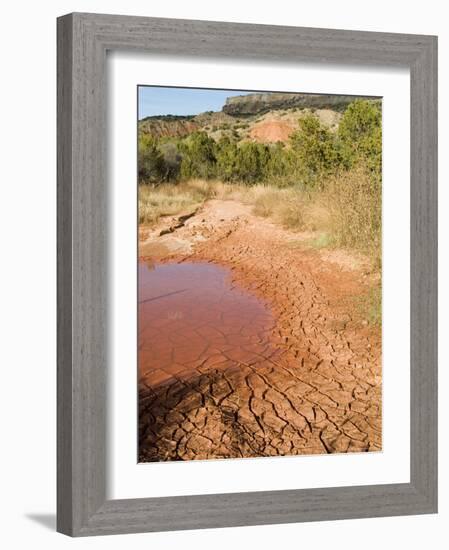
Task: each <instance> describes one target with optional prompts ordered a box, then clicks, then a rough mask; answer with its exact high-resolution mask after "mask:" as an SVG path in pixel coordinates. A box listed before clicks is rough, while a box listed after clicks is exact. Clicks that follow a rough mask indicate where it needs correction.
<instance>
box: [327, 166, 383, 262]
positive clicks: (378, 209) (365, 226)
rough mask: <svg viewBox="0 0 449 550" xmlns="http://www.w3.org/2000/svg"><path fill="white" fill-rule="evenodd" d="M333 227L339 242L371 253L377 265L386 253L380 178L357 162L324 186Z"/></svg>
mask: <svg viewBox="0 0 449 550" xmlns="http://www.w3.org/2000/svg"><path fill="white" fill-rule="evenodd" d="M324 189H325V191H323V194H324V196H325V199H326V202H327V205H328V208H329V213H330V217H329V220H330V231H331V235H332V240H333V243H334V244H335V245H336V246H341V247H346V248H354V249H357V250H360V251H362V252H365V253H366V254H368V255H369V256H370V257H371V258H372V260H373V262H374V264H375V266H376V267H378V268H380V266H381V256H382V186H381V181H380V178H377V177H375V176H373V175H372V174H371V173H370V172H369V171H368V170H367V169H366V168H365V167H363V166H357V167H355V168H353V169H352V170H348V171H345V172H342V173H339V174H338V175H334V176H332V177H330V178H329V180H328V181H327V182H326V184H325V186H324Z"/></svg>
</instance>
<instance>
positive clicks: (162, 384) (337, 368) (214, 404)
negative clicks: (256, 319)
mask: <svg viewBox="0 0 449 550" xmlns="http://www.w3.org/2000/svg"><path fill="white" fill-rule="evenodd" d="M171 224H172V221H170V220H167V219H165V220H164V221H163V222H162V223H161V225H160V226H159V227H157V228H152V229H151V230H150V229H145V228H143V230H142V231H141V235H140V239H141V240H140V255H141V257H144V258H146V259H148V261H158V262H161V261H162V262H166V261H177V262H182V261H186V260H189V261H197V260H198V261H199V260H202V261H211V262H214V263H217V264H220V265H223V266H227V267H229V268H231V269H232V274H233V282H234V283H235V284H237V285H239V286H240V287H242V288H244V289H247V290H248V291H249V292H251V293H252V294H253V295H255V296H259V297H261V298H263V299H264V300H265V301H267V302H268V303H269V305H270V309H271V311H272V313H273V315H274V317H275V319H276V324H275V328H274V329H273V330H272V334H271V344H272V346H273V347H274V348H275V349H276V353H274V354H273V353H272V348H271V347H270V351H269V352H267V351H266V348H264V349H261V351H260V354H259V357H257V358H254V357H251V358H249V359H247V360H245V359H242V355H241V354H238V353H237V355H234V356H232V353H230V352H223V354H222V357H218V358H217V357H215V358H214V359H213V360H212V359H209V360H207V361H204V358H202V357H192V356H190V357H189V358H188V361H186V364H185V365H183V367H184V368H183V369H182V370H181V371H180V372H178V373H177V372H174V371H173V369H172V370H170V369H168V370H167V372H166V373H162V374H163V376H162V378H161V376H159V377H158V378H155V377H154V373H153V374H152V372H148V370H147V371H146V372H145V375H144V374H143V373H142V372H141V377H140V460H141V461H151V460H169V459H172V460H173V459H174V460H186V459H205V458H224V457H250V456H275V455H285V454H314V453H332V452H361V451H376V450H380V449H381V340H380V329H379V328H373V327H370V326H369V325H367V323H366V321H365V320H364V319H363V317H361V315H360V313H359V311H358V308H357V306H356V302H355V300H354V297H356V296H360V295H362V294H363V293H366V292H367V290H368V289H369V287H370V285H371V284H372V281H371V280H370V275H368V274H367V273H366V270H367V268H366V265H364V263H363V261H362V260H360V259H356V258H354V257H352V256H350V255H348V254H346V253H344V252H342V251H339V252H331V251H317V250H313V249H311V248H308V247H307V246H306V245H301V239H303V238H305V237H307V235H301V234H298V233H293V232H289V231H286V230H284V229H282V228H280V227H277V226H275V225H274V224H272V223H271V222H269V221H267V220H265V219H262V218H259V217H256V216H254V215H252V213H251V207H249V206H247V205H243V204H240V203H236V202H233V201H218V200H213V201H209V202H208V203H206V205H205V206H204V207H203V208H202V209H201V210H200V211H199V212H197V214H196V215H195V216H193V217H191V218H190V219H189V220H187V221H186V223H185V225H184V226H183V227H181V228H178V229H177V230H175V231H174V232H172V233H169V234H165V235H163V236H159V234H160V232H161V230H162V229H164V228H166V227H170V225H171ZM158 370H159V372H162V371H161V369H158ZM164 374H165V376H164Z"/></svg>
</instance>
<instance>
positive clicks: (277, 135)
mask: <svg viewBox="0 0 449 550" xmlns="http://www.w3.org/2000/svg"><path fill="white" fill-rule="evenodd" d="M294 131H295V125H294V124H292V123H290V122H287V121H284V120H267V121H263V122H259V123H258V124H256V125H255V126H254V127H253V128H252V129H251V131H250V132H249V136H250V138H252V139H253V140H255V141H258V142H260V143H275V142H277V141H282V142H285V141H287V140H288V138H289V137H290V135H291V134H292V133H293V132H294Z"/></svg>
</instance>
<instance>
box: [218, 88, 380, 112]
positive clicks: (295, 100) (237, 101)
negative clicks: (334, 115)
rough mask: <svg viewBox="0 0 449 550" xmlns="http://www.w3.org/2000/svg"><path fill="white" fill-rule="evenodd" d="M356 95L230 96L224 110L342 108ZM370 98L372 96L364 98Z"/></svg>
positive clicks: (259, 110)
mask: <svg viewBox="0 0 449 550" xmlns="http://www.w3.org/2000/svg"><path fill="white" fill-rule="evenodd" d="M355 99H356V96H347V95H345V96H342V95H322V94H291V93H265V94H264V93H262V94H249V95H241V96H235V97H228V98H227V99H226V103H225V105H224V106H223V111H224V112H225V113H227V114H228V115H231V116H248V115H257V114H260V113H266V112H267V111H272V110H277V109H292V108H294V107H297V108H300V109H307V108H308V109H332V110H341V109H343V108H344V107H346V106H347V105H348V104H349V103H351V102H352V101H354V100H355ZM362 99H370V98H366V97H365V98H362Z"/></svg>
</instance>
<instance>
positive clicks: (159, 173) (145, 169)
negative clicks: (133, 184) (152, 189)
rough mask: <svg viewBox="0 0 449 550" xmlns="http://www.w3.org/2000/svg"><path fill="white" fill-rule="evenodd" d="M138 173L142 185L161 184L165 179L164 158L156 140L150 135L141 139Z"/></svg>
mask: <svg viewBox="0 0 449 550" xmlns="http://www.w3.org/2000/svg"><path fill="white" fill-rule="evenodd" d="M138 172H139V182H142V183H160V182H161V181H163V180H164V177H165V165H164V158H163V156H162V153H161V152H160V150H159V149H158V147H157V142H156V140H155V139H154V138H152V137H151V136H149V135H143V136H141V137H140V139H139V149H138Z"/></svg>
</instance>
